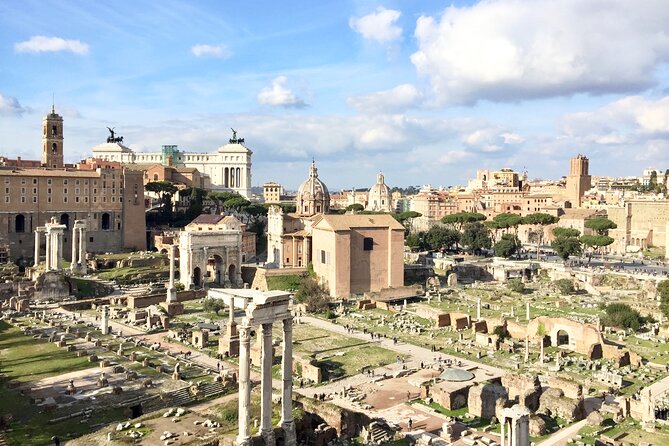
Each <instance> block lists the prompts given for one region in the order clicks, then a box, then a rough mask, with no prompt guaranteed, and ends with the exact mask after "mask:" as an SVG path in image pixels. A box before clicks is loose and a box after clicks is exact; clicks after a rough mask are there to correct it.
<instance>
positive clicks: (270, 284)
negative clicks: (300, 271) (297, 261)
mask: <svg viewBox="0 0 669 446" xmlns="http://www.w3.org/2000/svg"><path fill="white" fill-rule="evenodd" d="M266 280H267V289H269V290H281V291H292V290H297V289H298V288H299V287H300V283H302V276H299V275H296V274H292V275H286V276H271V277H267V279H266Z"/></svg>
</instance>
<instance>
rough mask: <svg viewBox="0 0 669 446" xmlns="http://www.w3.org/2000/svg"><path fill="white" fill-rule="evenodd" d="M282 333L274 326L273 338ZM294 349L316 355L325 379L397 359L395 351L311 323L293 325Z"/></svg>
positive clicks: (358, 371)
mask: <svg viewBox="0 0 669 446" xmlns="http://www.w3.org/2000/svg"><path fill="white" fill-rule="evenodd" d="M280 336H282V329H281V328H280V327H275V331H274V337H280ZM293 352H295V353H297V354H299V355H300V356H303V357H308V356H310V355H313V357H315V359H316V360H317V361H318V362H319V364H320V366H321V369H322V370H323V377H324V379H325V380H328V379H331V378H335V377H340V376H352V375H356V374H358V373H360V372H361V371H362V368H363V367H365V366H368V365H371V366H374V367H378V366H382V365H386V364H390V363H392V362H394V361H395V360H396V359H397V354H396V353H395V352H393V351H390V350H387V349H385V348H382V347H379V346H378V345H377V344H376V343H375V342H370V341H364V340H360V339H355V338H350V337H348V336H344V335H340V334H336V333H332V332H330V331H326V330H322V329H320V328H316V327H312V326H310V325H295V326H294V327H293Z"/></svg>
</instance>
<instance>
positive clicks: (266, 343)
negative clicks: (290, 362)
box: [260, 323, 276, 446]
mask: <svg viewBox="0 0 669 446" xmlns="http://www.w3.org/2000/svg"><path fill="white" fill-rule="evenodd" d="M261 354H262V356H261V368H262V372H261V376H260V378H261V380H262V383H261V388H260V434H261V435H262V438H263V440H265V446H274V445H275V444H276V440H275V438H274V429H273V428H272V362H273V361H272V359H273V358H272V324H271V323H269V324H262V352H261Z"/></svg>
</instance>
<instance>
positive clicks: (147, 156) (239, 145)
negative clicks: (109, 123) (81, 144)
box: [93, 131, 253, 198]
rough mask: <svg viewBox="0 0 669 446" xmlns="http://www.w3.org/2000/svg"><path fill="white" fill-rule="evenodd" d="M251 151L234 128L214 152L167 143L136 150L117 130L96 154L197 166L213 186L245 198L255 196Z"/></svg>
mask: <svg viewBox="0 0 669 446" xmlns="http://www.w3.org/2000/svg"><path fill="white" fill-rule="evenodd" d="M251 155H253V152H252V151H251V150H249V149H248V148H247V147H246V146H245V145H244V139H243V138H237V133H236V132H234V131H233V135H232V138H230V139H229V141H228V143H227V144H225V145H223V146H221V147H219V148H218V149H217V150H216V151H215V152H210V153H194V152H183V151H181V150H178V148H177V146H174V145H166V146H163V147H162V150H161V151H160V152H134V151H133V150H132V149H130V148H128V147H126V146H124V145H123V141H122V138H119V137H114V136H113V134H112V136H111V137H110V138H107V142H106V143H104V144H99V145H97V146H95V147H93V156H94V157H95V158H101V159H103V160H107V161H117V162H120V163H122V164H149V165H154V164H162V165H163V166H174V167H177V168H181V167H186V168H195V169H197V170H198V171H199V172H200V174H201V175H203V176H204V175H206V176H208V177H209V178H210V187H211V189H213V190H216V191H232V192H237V193H239V194H240V195H242V196H243V197H245V198H251Z"/></svg>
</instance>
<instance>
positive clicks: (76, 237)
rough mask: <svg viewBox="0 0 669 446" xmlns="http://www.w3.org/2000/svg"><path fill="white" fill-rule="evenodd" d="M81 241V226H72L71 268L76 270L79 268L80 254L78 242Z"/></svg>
mask: <svg viewBox="0 0 669 446" xmlns="http://www.w3.org/2000/svg"><path fill="white" fill-rule="evenodd" d="M78 241H79V228H78V227H77V226H76V225H74V226H72V260H71V262H70V270H71V271H75V270H76V269H77V263H79V262H78V261H77V255H78V251H79V250H78V249H77V248H78V246H77V242H78Z"/></svg>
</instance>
